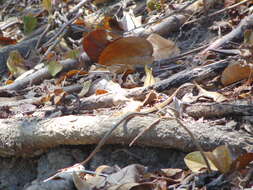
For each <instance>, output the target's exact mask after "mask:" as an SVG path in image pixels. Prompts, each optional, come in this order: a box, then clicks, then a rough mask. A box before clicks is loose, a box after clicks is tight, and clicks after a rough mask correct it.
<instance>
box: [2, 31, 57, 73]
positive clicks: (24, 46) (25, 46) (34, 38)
mask: <svg viewBox="0 0 253 190" xmlns="http://www.w3.org/2000/svg"><path fill="white" fill-rule="evenodd" d="M43 29H45V28H44V27H41V28H40V29H38V30H37V31H35V32H34V33H33V35H31V36H29V37H28V38H26V39H24V40H23V41H21V42H20V43H18V44H15V45H8V46H7V47H3V48H0V75H3V74H4V73H5V72H6V71H7V66H6V61H7V59H8V57H9V53H10V52H11V51H13V50H18V51H19V52H20V53H21V55H22V56H23V57H26V56H27V54H28V53H29V51H30V50H32V49H34V48H35V46H36V44H37V42H38V40H39V36H38V35H39V34H40V33H41V32H42V31H43ZM52 35H53V34H52V33H50V34H49V35H47V36H44V37H43V38H42V39H41V42H40V43H41V44H43V43H45V42H46V41H47V40H48V39H50V38H51V37H52Z"/></svg>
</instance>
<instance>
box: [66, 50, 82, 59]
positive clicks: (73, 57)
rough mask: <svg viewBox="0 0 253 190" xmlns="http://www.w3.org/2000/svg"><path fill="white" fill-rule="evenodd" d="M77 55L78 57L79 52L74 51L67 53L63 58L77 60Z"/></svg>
mask: <svg viewBox="0 0 253 190" xmlns="http://www.w3.org/2000/svg"><path fill="white" fill-rule="evenodd" d="M79 55H80V51H79V50H78V49H76V50H70V51H68V52H67V54H66V56H65V57H66V58H70V59H77V58H78V57H79Z"/></svg>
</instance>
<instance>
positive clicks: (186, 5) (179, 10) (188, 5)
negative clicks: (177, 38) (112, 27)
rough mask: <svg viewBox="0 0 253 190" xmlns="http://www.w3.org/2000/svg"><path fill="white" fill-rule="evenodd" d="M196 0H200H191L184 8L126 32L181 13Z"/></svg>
mask: <svg viewBox="0 0 253 190" xmlns="http://www.w3.org/2000/svg"><path fill="white" fill-rule="evenodd" d="M196 1H198V0H193V1H190V2H189V3H187V4H186V5H185V6H183V7H182V8H180V9H178V10H174V11H172V12H171V13H170V14H168V15H166V16H163V17H161V18H159V19H157V20H155V21H152V22H149V23H146V24H142V25H141V26H138V27H136V28H134V29H132V30H129V31H127V32H125V33H126V34H128V33H129V32H133V31H134V30H136V29H139V28H142V27H145V26H148V25H151V24H154V23H157V22H160V21H161V20H163V19H165V18H168V17H170V16H172V15H175V14H177V13H180V12H182V11H183V10H185V9H186V8H187V7H189V6H190V5H192V4H193V3H195V2H196Z"/></svg>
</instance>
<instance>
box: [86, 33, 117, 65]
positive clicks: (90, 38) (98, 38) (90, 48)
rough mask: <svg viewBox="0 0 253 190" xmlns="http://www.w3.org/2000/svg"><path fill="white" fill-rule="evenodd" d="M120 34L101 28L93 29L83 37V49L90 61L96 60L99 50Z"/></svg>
mask: <svg viewBox="0 0 253 190" xmlns="http://www.w3.org/2000/svg"><path fill="white" fill-rule="evenodd" d="M119 37H120V36H119V35H117V34H115V33H112V32H108V31H106V30H103V29H98V30H94V31H92V32H90V33H88V34H87V35H86V36H84V38H83V49H84V51H85V52H86V53H87V54H88V56H89V57H90V59H91V60H92V61H95V62H97V61H98V58H99V56H100V54H101V52H102V51H103V50H104V49H105V47H106V46H107V45H108V44H109V43H110V42H112V41H114V40H116V39H118V38H119Z"/></svg>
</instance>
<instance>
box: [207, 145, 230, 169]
mask: <svg viewBox="0 0 253 190" xmlns="http://www.w3.org/2000/svg"><path fill="white" fill-rule="evenodd" d="M205 154H206V156H207V157H208V159H209V160H211V161H212V163H213V164H214V165H215V167H216V168H218V170H219V171H220V172H222V173H227V172H229V171H230V168H231V165H232V162H233V160H232V155H231V153H230V150H229V149H228V147H227V146H225V145H222V146H219V147H217V148H215V149H214V150H213V151H212V152H206V153H205Z"/></svg>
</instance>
